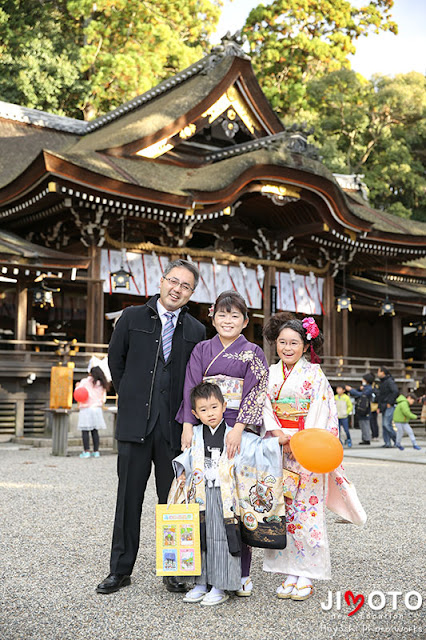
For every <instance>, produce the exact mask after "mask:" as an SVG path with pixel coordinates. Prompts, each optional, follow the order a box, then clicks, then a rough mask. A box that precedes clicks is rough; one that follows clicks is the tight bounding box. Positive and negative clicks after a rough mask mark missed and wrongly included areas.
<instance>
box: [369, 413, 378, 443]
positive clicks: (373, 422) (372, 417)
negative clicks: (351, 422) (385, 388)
mask: <svg viewBox="0 0 426 640" xmlns="http://www.w3.org/2000/svg"><path fill="white" fill-rule="evenodd" d="M370 427H371V435H372V437H373V438H378V437H379V425H378V423H377V411H372V412H371V413H370Z"/></svg>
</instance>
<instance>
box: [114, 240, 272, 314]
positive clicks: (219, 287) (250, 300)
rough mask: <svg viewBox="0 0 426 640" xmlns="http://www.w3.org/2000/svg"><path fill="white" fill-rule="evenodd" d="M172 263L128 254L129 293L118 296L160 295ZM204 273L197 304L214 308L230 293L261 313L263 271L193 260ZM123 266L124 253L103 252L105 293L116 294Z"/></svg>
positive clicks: (151, 257)
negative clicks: (114, 280)
mask: <svg viewBox="0 0 426 640" xmlns="http://www.w3.org/2000/svg"><path fill="white" fill-rule="evenodd" d="M168 262H169V258H168V257H166V256H159V255H157V254H155V253H153V254H140V253H132V252H130V251H128V252H126V257H125V260H124V269H125V270H126V271H130V272H131V274H132V276H133V277H132V278H131V279H130V288H129V289H119V290H118V291H116V292H117V293H128V294H131V295H140V296H153V295H154V294H156V293H158V289H159V285H160V278H161V276H162V272H163V270H164V268H165V267H166V265H167V264H168ZM193 262H194V264H195V266H197V267H198V269H199V271H200V282H199V284H198V287H197V288H196V290H195V292H194V293H193V295H192V296H191V301H193V302H203V303H206V304H209V305H210V304H212V303H213V302H214V301H215V300H216V298H217V296H218V295H219V294H220V293H221V292H222V291H226V290H228V289H234V290H236V291H238V292H239V293H241V295H242V296H243V298H244V299H245V301H246V303H247V306H248V307H249V308H251V309H261V308H262V306H263V302H262V290H263V280H264V274H263V270H262V269H254V268H250V267H245V266H244V265H240V266H237V265H230V266H227V265H223V264H217V263H216V261H215V260H213V261H211V262H203V261H197V260H193ZM120 266H121V252H120V251H113V250H109V249H102V257H101V278H102V279H103V280H104V285H103V288H104V292H105V293H111V292H112V293H114V292H113V291H112V287H111V282H110V273H114V272H115V271H118V269H120Z"/></svg>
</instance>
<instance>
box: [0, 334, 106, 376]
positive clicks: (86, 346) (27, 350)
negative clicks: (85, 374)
mask: <svg viewBox="0 0 426 640" xmlns="http://www.w3.org/2000/svg"><path fill="white" fill-rule="evenodd" d="M60 349H61V345H60V344H58V343H57V342H54V341H53V340H37V339H35V340H1V341H0V377H1V376H4V375H9V376H10V375H12V376H13V375H16V376H18V377H21V376H22V375H28V373H30V372H31V373H35V374H36V375H37V376H39V377H48V376H50V369H51V367H52V366H54V365H55V364H59V362H62V363H66V362H68V361H71V362H74V365H75V370H76V371H77V372H81V371H86V368H87V363H88V361H89V360H90V358H91V357H92V356H97V357H98V358H103V357H105V356H106V355H107V350H108V345H107V344H103V343H90V342H77V343H75V344H73V345H72V347H71V350H72V352H71V353H63V354H59V353H58V351H59V350H60Z"/></svg>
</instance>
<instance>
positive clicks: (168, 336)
mask: <svg viewBox="0 0 426 640" xmlns="http://www.w3.org/2000/svg"><path fill="white" fill-rule="evenodd" d="M164 315H165V316H166V318H167V322H166V324H165V325H164V327H163V354H164V360H165V361H166V362H167V360H168V358H169V355H170V351H171V350H172V340H173V333H174V330H175V328H174V325H173V318H174V317H175V314H174V313H171V312H170V311H168V312H167V313H165V314H164Z"/></svg>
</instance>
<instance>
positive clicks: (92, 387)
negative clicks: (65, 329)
mask: <svg viewBox="0 0 426 640" xmlns="http://www.w3.org/2000/svg"><path fill="white" fill-rule="evenodd" d="M75 387H76V389H77V388H79V387H84V388H85V389H87V392H88V394H89V396H88V398H87V400H86V401H85V402H79V409H80V412H79V416H78V429H79V430H80V431H81V435H82V439H83V449H84V451H83V453H80V458H90V439H89V432H91V433H92V440H93V454H92V456H93V457H94V458H99V456H100V453H99V434H98V430H99V429H106V424H105V420H104V416H103V413H102V407H103V405H104V404H105V401H106V392H107V389H108V387H109V384H108V382H107V379H106V377H105V374H104V372H103V371H102V369H101V368H100V367H92V369H90V373H89V375H88V376H87V377H86V378H83V379H82V380H81V381H80V382H77V384H76V385H75Z"/></svg>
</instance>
